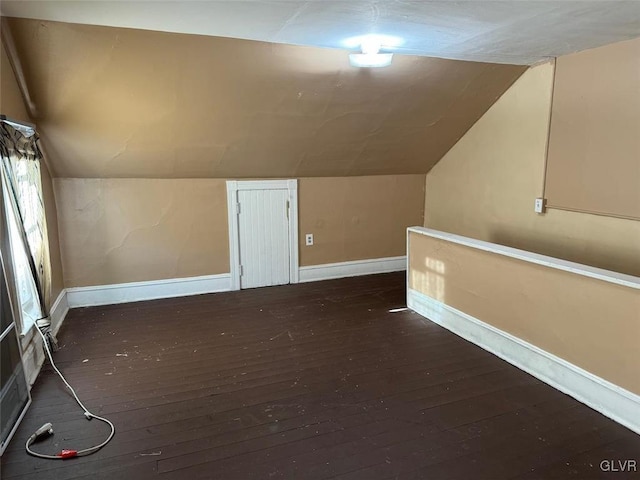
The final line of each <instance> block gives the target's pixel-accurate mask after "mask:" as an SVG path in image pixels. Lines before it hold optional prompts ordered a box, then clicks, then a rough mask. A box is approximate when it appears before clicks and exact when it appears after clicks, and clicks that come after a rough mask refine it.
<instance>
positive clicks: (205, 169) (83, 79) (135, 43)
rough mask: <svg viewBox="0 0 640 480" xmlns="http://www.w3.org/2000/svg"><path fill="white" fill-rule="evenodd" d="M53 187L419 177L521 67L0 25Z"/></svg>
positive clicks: (26, 23)
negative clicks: (375, 64) (33, 110)
mask: <svg viewBox="0 0 640 480" xmlns="http://www.w3.org/2000/svg"><path fill="white" fill-rule="evenodd" d="M8 24H9V26H10V28H11V31H12V33H13V37H14V38H15V44H16V50H17V52H18V54H19V56H20V58H21V60H22V65H23V70H24V75H25V78H26V79H27V81H28V84H29V90H30V94H31V98H32V100H33V103H34V104H35V106H36V107H37V111H38V115H39V118H38V123H39V127H41V128H40V129H41V132H42V137H43V142H44V144H45V146H46V147H47V150H48V152H49V156H50V158H51V163H52V164H53V166H54V170H55V176H58V177H86V178H116V177H117V178H267V177H270V178H274V177H275V178H278V177H279V178H282V177H290V178H294V177H328V176H351V175H353V176H358V175H374V174H400V173H423V174H424V173H426V172H427V171H428V169H429V168H430V167H431V165H433V164H434V163H435V162H437V161H438V160H439V159H440V158H441V157H442V155H443V154H444V153H445V152H446V151H447V150H448V149H449V148H450V147H451V145H453V144H454V143H455V142H456V141H457V140H458V139H459V138H460V137H461V136H462V135H463V134H464V132H465V131H466V130H467V129H468V128H469V127H470V126H471V125H473V123H474V122H475V121H476V120H477V119H478V118H479V117H480V116H481V115H482V114H483V113H484V112H485V111H486V110H487V109H488V108H489V107H490V106H491V104H492V103H493V102H494V101H495V100H496V98H498V97H499V96H500V95H501V94H502V93H503V92H504V91H505V90H506V89H507V88H508V87H509V85H511V84H512V83H513V81H514V80H515V79H516V78H518V76H520V74H521V73H522V72H523V71H524V70H525V67H523V66H518V65H496V64H488V63H480V62H463V61H456V60H446V59H439V58H428V57H419V56H408V55H401V56H397V57H396V58H394V60H393V64H392V65H391V66H389V67H388V68H381V69H359V68H353V67H351V66H350V65H349V62H348V51H346V50H336V49H329V48H311V47H302V46H292V45H283V44H271V43H265V42H256V41H249V40H239V39H232V38H221V37H210V36H201V35H186V34H175V33H166V32H157V31H149V30H136V29H131V28H110V27H100V26H92V25H78V24H68V23H58V22H49V21H40V20H27V19H17V18H12V19H9V22H8Z"/></svg>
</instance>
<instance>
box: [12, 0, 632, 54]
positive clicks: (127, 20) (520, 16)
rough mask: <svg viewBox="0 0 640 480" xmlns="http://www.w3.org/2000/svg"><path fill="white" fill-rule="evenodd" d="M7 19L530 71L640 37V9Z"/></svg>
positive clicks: (314, 1) (49, 13) (113, 11)
mask: <svg viewBox="0 0 640 480" xmlns="http://www.w3.org/2000/svg"><path fill="white" fill-rule="evenodd" d="M0 12H1V13H2V15H6V16H13V17H25V18H33V19H41V20H53V21H60V22H69V23H84V24H91V25H105V26H117V27H130V28H139V29H146V30H159V31H166V32H176V33H190V34H201V35H213V36H222V37H234V38H244V39H250V40H261V41H267V42H275V43H288V44H293V45H308V46H320V47H331V48H345V46H344V44H343V42H344V40H345V39H347V38H350V37H354V36H359V35H363V34H368V33H376V34H385V35H393V36H397V37H401V38H403V39H404V45H402V46H400V47H395V48H392V49H389V51H393V52H397V53H406V54H412V55H425V56H431V57H442V58H452V59H461V60H475V61H484V62H496V63H512V64H521V65H531V64H535V63H539V62H541V61H544V60H546V59H548V58H550V57H555V56H559V55H564V54H567V53H571V52H576V51H580V50H585V49H588V48H594V47H598V46H601V45H605V44H608V43H613V42H616V41H621V40H626V39H630V38H635V37H638V36H640V1H638V0H631V1H622V0H609V1H594V0H578V1H567V0H553V1H538V0H520V1H518V0H510V1H509V0H502V1H485V0H471V1H415V0H387V1H381V0H379V1H374V0H308V1H300V0H280V1H276V0H262V1H257V0H235V1H232V0H230V1H206V0H204V1H203V0H200V1H192V0H184V1H155V0H142V1H124V0H120V1H99V0H95V1H94V0H91V1H89V0H75V1H59V0H47V1H25V0H19V1H17V0H3V1H2V3H1V5H0Z"/></svg>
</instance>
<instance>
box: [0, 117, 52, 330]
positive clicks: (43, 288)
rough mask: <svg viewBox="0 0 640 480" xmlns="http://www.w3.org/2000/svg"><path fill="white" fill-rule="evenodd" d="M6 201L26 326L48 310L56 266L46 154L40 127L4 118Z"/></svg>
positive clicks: (1, 136)
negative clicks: (45, 187)
mask: <svg viewBox="0 0 640 480" xmlns="http://www.w3.org/2000/svg"><path fill="white" fill-rule="evenodd" d="M0 140H1V147H0V154H1V156H2V200H3V203H4V205H5V210H6V214H7V224H8V230H9V231H8V232H7V233H8V234H9V239H10V244H11V256H12V258H13V263H14V274H15V277H16V279H15V280H16V286H17V289H16V290H17V292H16V294H17V296H18V299H17V300H18V301H19V302H18V303H19V304H20V305H21V306H22V331H23V332H24V331H25V330H26V329H27V328H29V327H30V325H31V324H32V323H33V322H35V321H36V320H38V319H40V318H43V317H45V316H46V315H47V311H46V308H45V305H47V303H48V302H49V296H50V292H51V267H50V261H49V243H48V239H47V224H46V217H45V210H44V200H43V196H42V185H41V180H40V161H41V158H42V154H41V153H40V150H39V148H38V146H37V143H36V142H37V136H36V134H35V131H26V132H24V131H21V130H18V129H16V128H14V127H13V126H12V125H9V124H7V123H5V122H2V123H0Z"/></svg>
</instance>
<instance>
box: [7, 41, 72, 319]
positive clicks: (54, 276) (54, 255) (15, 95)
mask: <svg viewBox="0 0 640 480" xmlns="http://www.w3.org/2000/svg"><path fill="white" fill-rule="evenodd" d="M1 50H2V56H1V57H0V77H1V79H0V81H1V85H0V113H2V114H3V115H6V116H7V117H9V118H11V119H12V120H19V121H23V122H30V121H31V119H30V118H29V115H28V113H27V110H26V108H25V106H24V102H23V99H22V95H21V93H20V89H19V88H18V82H17V81H16V78H15V75H14V74H13V70H12V68H11V64H10V63H9V58H8V57H7V53H6V51H5V47H4V45H2V48H1ZM41 182H42V190H43V194H44V202H45V210H46V216H47V230H48V235H49V255H50V257H51V296H50V298H49V299H48V306H49V307H51V305H52V304H53V302H55V300H56V299H57V298H58V295H59V294H60V292H61V291H62V288H63V285H64V282H63V279H62V263H61V259H60V246H59V238H58V221H57V210H56V203H55V198H54V194H53V185H52V182H51V176H50V174H49V169H48V165H47V163H46V162H43V163H42V164H41Z"/></svg>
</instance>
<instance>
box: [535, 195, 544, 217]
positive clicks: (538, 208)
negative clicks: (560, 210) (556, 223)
mask: <svg viewBox="0 0 640 480" xmlns="http://www.w3.org/2000/svg"><path fill="white" fill-rule="evenodd" d="M544 207H545V201H544V198H536V203H535V206H534V210H535V212H536V213H544Z"/></svg>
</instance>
